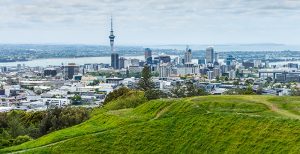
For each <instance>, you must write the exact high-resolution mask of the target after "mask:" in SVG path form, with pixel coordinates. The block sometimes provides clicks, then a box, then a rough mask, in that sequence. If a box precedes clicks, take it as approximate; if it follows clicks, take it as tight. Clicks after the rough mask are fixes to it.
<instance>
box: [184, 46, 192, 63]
mask: <svg viewBox="0 0 300 154" xmlns="http://www.w3.org/2000/svg"><path fill="white" fill-rule="evenodd" d="M190 62H192V50H191V49H189V46H187V47H186V50H185V53H184V63H185V64H186V63H190Z"/></svg>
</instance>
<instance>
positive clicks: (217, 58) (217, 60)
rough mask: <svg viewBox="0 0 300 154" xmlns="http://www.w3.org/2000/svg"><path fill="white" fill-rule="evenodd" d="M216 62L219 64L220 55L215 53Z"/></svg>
mask: <svg viewBox="0 0 300 154" xmlns="http://www.w3.org/2000/svg"><path fill="white" fill-rule="evenodd" d="M214 59H215V60H214V62H217V63H218V62H219V53H217V52H215V57H214Z"/></svg>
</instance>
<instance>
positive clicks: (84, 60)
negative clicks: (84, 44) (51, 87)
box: [0, 55, 144, 67]
mask: <svg viewBox="0 0 300 154" xmlns="http://www.w3.org/2000/svg"><path fill="white" fill-rule="evenodd" d="M124 57H126V58H132V59H133V58H136V59H139V60H143V59H144V56H142V55H141V56H124ZM68 63H76V64H77V65H83V64H88V63H106V64H110V56H105V57H79V58H48V59H34V60H31V61H22V62H6V63H0V66H17V65H18V64H21V65H23V64H25V65H26V66H30V67H36V66H41V67H47V66H59V65H62V64H64V65H67V64H68Z"/></svg>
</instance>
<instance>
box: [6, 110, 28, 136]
mask: <svg viewBox="0 0 300 154" xmlns="http://www.w3.org/2000/svg"><path fill="white" fill-rule="evenodd" d="M8 128H9V133H10V134H11V136H12V137H13V138H16V137H17V136H19V135H23V134H24V130H25V128H24V126H23V125H22V123H21V118H20V115H19V114H18V113H17V111H13V112H11V113H10V115H9V117H8Z"/></svg>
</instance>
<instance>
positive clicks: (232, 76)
mask: <svg viewBox="0 0 300 154" xmlns="http://www.w3.org/2000/svg"><path fill="white" fill-rule="evenodd" d="M235 74H236V72H235V71H234V70H231V71H229V75H228V77H229V79H235V77H236V76H235Z"/></svg>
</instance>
